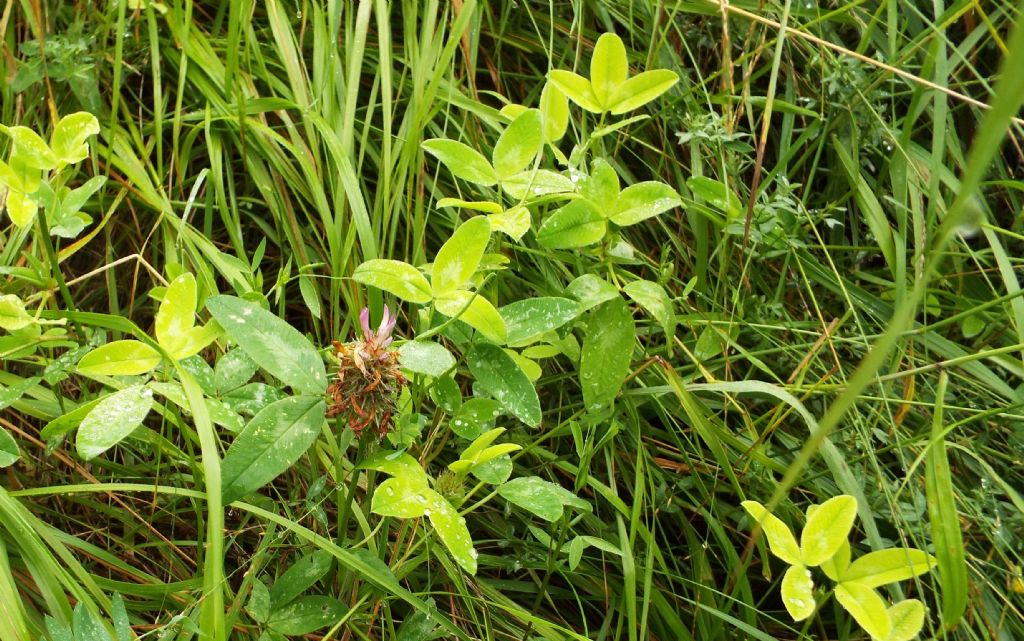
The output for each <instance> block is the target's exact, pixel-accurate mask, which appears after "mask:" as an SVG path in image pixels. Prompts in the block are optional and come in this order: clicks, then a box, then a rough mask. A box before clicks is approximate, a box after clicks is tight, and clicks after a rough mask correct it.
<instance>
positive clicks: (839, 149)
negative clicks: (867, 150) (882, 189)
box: [830, 136, 899, 273]
mask: <svg viewBox="0 0 1024 641" xmlns="http://www.w3.org/2000/svg"><path fill="white" fill-rule="evenodd" d="M830 147H831V148H832V149H833V150H835V152H836V155H837V156H839V160H840V163H839V164H840V166H842V168H843V170H844V171H845V173H846V178H847V181H848V182H849V185H850V187H851V188H852V189H853V199H854V202H856V203H857V209H858V210H860V214H861V216H862V217H863V220H864V222H865V223H867V225H868V229H870V230H871V235H872V236H874V237H875V242H876V243H878V248H879V249H880V250H881V252H882V256H884V257H885V262H886V264H887V265H888V266H889V269H890V270H893V272H894V273H895V270H897V269H899V268H898V267H897V265H896V246H895V240H894V239H893V234H892V226H891V225H890V224H889V218H888V216H887V215H886V213H885V210H884V209H882V204H881V203H880V202H879V201H878V197H877V196H876V195H875V190H874V189H872V187H871V185H870V184H869V183H868V181H867V180H866V179H865V178H864V175H863V174H862V173H861V170H860V163H858V162H857V161H856V160H855V159H854V158H853V156H851V155H850V152H849V150H848V149H847V146H846V145H844V144H843V143H842V142H841V141H840V140H839V138H837V137H835V136H833V137H832V144H831V145H830Z"/></svg>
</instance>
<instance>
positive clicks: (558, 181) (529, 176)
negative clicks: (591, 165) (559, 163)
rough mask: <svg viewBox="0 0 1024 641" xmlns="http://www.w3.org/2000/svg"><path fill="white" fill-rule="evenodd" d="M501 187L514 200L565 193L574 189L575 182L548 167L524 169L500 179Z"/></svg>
mask: <svg viewBox="0 0 1024 641" xmlns="http://www.w3.org/2000/svg"><path fill="white" fill-rule="evenodd" d="M501 188H502V189H504V190H505V193H507V194H508V195H509V196H511V197H512V198H515V199H516V200H529V199H531V198H537V197H540V196H549V195H551V194H566V193H571V192H573V191H575V190H576V184H575V183H573V181H572V180H570V179H568V178H566V177H565V176H563V175H562V174H559V173H555V172H553V171H550V170H548V169H538V170H536V171H534V170H528V171H524V172H522V173H519V174H515V175H514V176H510V177H508V178H506V179H504V180H502V181H501Z"/></svg>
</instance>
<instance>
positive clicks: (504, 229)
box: [487, 205, 531, 240]
mask: <svg viewBox="0 0 1024 641" xmlns="http://www.w3.org/2000/svg"><path fill="white" fill-rule="evenodd" d="M487 220H488V221H489V222H490V223H491V230H493V231H500V232H501V233H503V234H505V235H506V236H508V237H509V238H512V239H513V240H522V238H523V236H525V235H526V232H528V231H530V222H531V221H530V210H529V209H527V208H526V207H525V206H523V205H516V206H515V207H511V208H509V209H506V210H505V211H503V212H501V213H498V214H491V215H490V216H488V217H487Z"/></svg>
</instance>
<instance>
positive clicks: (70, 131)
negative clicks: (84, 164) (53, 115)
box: [50, 111, 100, 165]
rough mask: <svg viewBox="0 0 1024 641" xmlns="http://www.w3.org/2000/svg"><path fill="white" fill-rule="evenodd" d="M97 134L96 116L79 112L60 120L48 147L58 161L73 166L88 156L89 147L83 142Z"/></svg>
mask: <svg viewBox="0 0 1024 641" xmlns="http://www.w3.org/2000/svg"><path fill="white" fill-rule="evenodd" d="M99 132H100V123H99V121H98V120H96V116H94V115H92V114H91V113H87V112H85V111H79V112H77V113H73V114H69V115H67V116H64V117H63V118H61V119H60V122H58V123H57V126H56V127H54V128H53V135H52V136H50V146H51V147H52V148H53V153H54V154H55V155H56V157H57V159H58V160H60V161H61V162H64V163H67V164H69V165H70V164H74V163H76V162H79V161H82V160H85V159H86V158H87V157H88V156H89V145H88V144H86V142H85V141H86V140H87V139H88V138H89V136H95V135H96V134H98V133H99Z"/></svg>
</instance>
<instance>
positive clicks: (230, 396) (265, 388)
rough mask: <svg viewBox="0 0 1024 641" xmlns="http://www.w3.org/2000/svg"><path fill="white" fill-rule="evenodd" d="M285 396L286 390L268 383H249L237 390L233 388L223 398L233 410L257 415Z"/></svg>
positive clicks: (248, 414)
mask: <svg viewBox="0 0 1024 641" xmlns="http://www.w3.org/2000/svg"><path fill="white" fill-rule="evenodd" d="M284 397H285V394H284V392H282V391H281V390H279V389H277V388H276V387H273V386H271V385H267V384H266V383H249V384H248V385H243V386H242V387H239V388H238V389H236V390H231V391H230V392H228V393H227V394H225V395H224V396H223V397H221V400H223V401H224V404H225V405H227V406H228V407H229V408H230V409H231V410H232V411H234V412H238V413H239V414H245V415H247V416H255V415H256V414H259V413H260V411H261V410H262V409H263V408H264V407H266V406H267V405H270V404H271V403H275V402H277V401H279V400H281V399H282V398H284Z"/></svg>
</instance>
